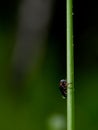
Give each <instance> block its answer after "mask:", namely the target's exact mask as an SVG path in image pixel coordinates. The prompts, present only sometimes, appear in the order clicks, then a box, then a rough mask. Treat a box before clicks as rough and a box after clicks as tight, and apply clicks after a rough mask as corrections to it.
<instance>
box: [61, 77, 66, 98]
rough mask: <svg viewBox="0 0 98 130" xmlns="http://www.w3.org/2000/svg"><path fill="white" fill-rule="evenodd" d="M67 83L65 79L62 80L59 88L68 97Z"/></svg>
mask: <svg viewBox="0 0 98 130" xmlns="http://www.w3.org/2000/svg"><path fill="white" fill-rule="evenodd" d="M67 85H68V84H67V81H66V80H65V79H62V80H60V84H59V89H60V92H61V94H62V95H63V97H64V98H67Z"/></svg>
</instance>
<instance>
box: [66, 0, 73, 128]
mask: <svg viewBox="0 0 98 130" xmlns="http://www.w3.org/2000/svg"><path fill="white" fill-rule="evenodd" d="M67 82H68V83H69V84H68V88H67V130H74V56H73V14H72V0H67Z"/></svg>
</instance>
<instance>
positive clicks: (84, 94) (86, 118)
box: [0, 0, 98, 130]
mask: <svg viewBox="0 0 98 130" xmlns="http://www.w3.org/2000/svg"><path fill="white" fill-rule="evenodd" d="M73 5H74V9H73V10H74V11H73V12H74V59H75V124H76V130H86V129H89V130H92V129H93V130H94V129H95V130H96V129H98V123H97V122H98V94H97V92H98V9H97V0H93V1H87V0H74V4H73ZM18 6H19V2H18V1H11V0H9V1H6V2H4V3H3V2H2V3H1V4H0V129H2V130H6V129H8V130H32V129H33V130H43V129H45V130H63V129H65V127H66V100H63V99H62V98H61V94H60V92H59V89H58V85H59V80H60V79H62V78H65V77H66V4H65V1H64V0H61V1H56V7H55V11H54V12H55V13H54V16H53V20H52V24H51V29H50V32H49V38H48V40H47V43H46V44H45V47H44V50H45V53H44V55H42V57H43V60H41V61H40V60H39V61H40V62H39V63H38V64H37V65H36V67H35V71H33V68H32V69H31V71H30V73H29V74H28V76H27V78H26V80H25V81H24V84H25V85H24V86H23V87H24V88H23V90H24V91H23V93H22V94H20V95H18V94H16V93H15V92H13V91H12V90H11V88H10V85H9V82H10V80H11V79H10V76H11V71H10V68H11V57H12V51H13V47H14V44H15V35H16V29H17V9H18ZM13 87H14V86H13ZM15 94H16V96H14V95H15ZM52 119H54V120H55V121H52V122H54V124H55V122H56V124H60V125H61V126H62V127H63V125H64V123H63V122H65V126H64V128H61V126H60V125H59V126H60V128H58V129H56V128H54V124H53V123H52V124H51V120H52Z"/></svg>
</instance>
